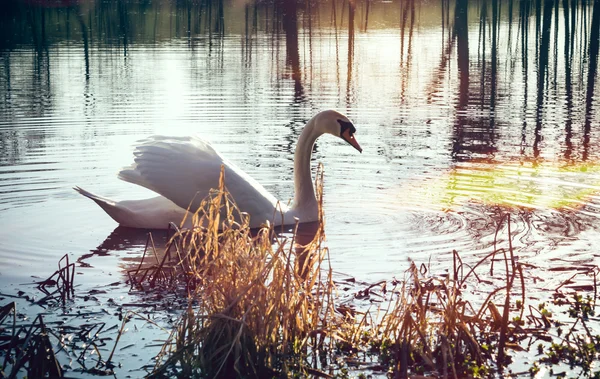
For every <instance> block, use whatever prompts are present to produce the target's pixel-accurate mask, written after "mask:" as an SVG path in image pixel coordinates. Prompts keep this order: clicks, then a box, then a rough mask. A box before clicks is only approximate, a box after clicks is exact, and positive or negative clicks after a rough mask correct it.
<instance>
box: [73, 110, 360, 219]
mask: <svg viewBox="0 0 600 379" xmlns="http://www.w3.org/2000/svg"><path fill="white" fill-rule="evenodd" d="M355 132H356V128H355V127H354V125H353V124H352V122H351V121H350V120H349V119H348V118H347V117H346V116H344V115H343V114H341V113H339V112H337V111H334V110H326V111H322V112H319V113H318V114H316V115H315V116H314V117H313V118H311V119H310V120H309V121H308V123H307V124H306V125H305V126H304V129H303V130H302V133H301V134H300V137H299V139H298V144H297V145H296V151H295V153H294V190H295V194H294V201H293V203H292V205H291V207H288V206H286V205H284V204H283V203H280V202H278V201H277V199H276V198H275V197H274V196H273V195H271V194H270V193H269V192H267V190H266V189H265V188H264V187H263V186H262V185H260V184H259V183H258V182H257V181H256V180H254V179H253V178H252V177H250V176H249V175H248V174H246V173H245V172H244V171H242V170H241V169H240V168H239V167H237V166H236V165H235V164H233V163H232V162H230V161H229V160H227V159H226V158H224V157H223V156H222V155H221V154H219V153H218V152H217V150H215V148H214V147H212V146H211V144H210V143H209V142H208V141H206V140H204V139H202V138H200V137H197V136H194V137H167V136H152V137H150V138H148V139H146V140H143V141H141V144H140V145H139V146H137V147H136V148H135V150H134V153H133V154H134V163H133V164H132V165H131V166H128V167H125V168H123V169H122V170H121V171H120V172H119V174H118V177H119V179H122V180H124V181H126V182H130V183H133V184H137V185H140V186H142V187H146V188H148V189H150V190H152V191H154V192H156V193H158V194H159V195H160V196H157V197H153V198H150V199H143V200H125V201H114V200H111V199H108V198H105V197H102V196H98V195H95V194H93V193H91V192H88V191H86V190H84V189H83V188H81V187H74V189H75V190H76V191H77V192H79V193H80V194H82V195H83V196H86V197H88V198H90V199H92V200H94V201H95V202H96V203H97V204H98V205H99V206H100V207H101V208H102V209H104V211H105V212H106V213H107V214H108V215H109V216H110V217H112V218H113V219H114V220H115V221H116V222H118V223H119V224H120V225H121V226H125V227H132V228H142V229H165V228H167V226H168V224H169V222H175V223H179V222H181V220H183V218H184V216H185V215H186V213H187V209H190V210H196V209H198V207H199V205H200V202H201V201H202V199H203V198H204V197H205V196H206V195H208V193H209V191H210V190H211V189H212V188H216V187H218V183H219V176H220V172H221V166H223V167H224V168H225V186H226V188H227V190H228V191H229V193H230V194H231V196H232V197H233V199H234V200H235V202H236V204H237V206H238V208H239V209H240V211H242V212H246V213H248V214H249V215H250V227H251V228H256V227H260V226H261V225H262V224H264V223H265V221H269V222H271V223H272V224H273V225H274V226H278V225H288V224H294V223H295V220H296V219H298V220H299V222H301V223H306V222H314V221H317V220H318V203H317V199H316V197H315V190H314V187H313V180H312V176H311V170H310V160H311V155H312V150H313V145H314V144H315V141H316V140H317V138H318V137H319V136H321V135H323V134H326V133H327V134H332V135H334V136H336V137H339V138H341V139H343V140H344V141H346V142H347V143H349V144H350V145H351V146H353V147H354V148H355V149H356V150H358V151H359V152H361V153H362V148H361V147H360V145H359V144H358V142H357V141H356V138H355V137H354V133H355ZM188 207H189V208H188ZM189 216H190V215H188V217H187V219H186V220H187V221H188V224H187V225H183V226H185V227H189V226H190V220H191V217H189Z"/></svg>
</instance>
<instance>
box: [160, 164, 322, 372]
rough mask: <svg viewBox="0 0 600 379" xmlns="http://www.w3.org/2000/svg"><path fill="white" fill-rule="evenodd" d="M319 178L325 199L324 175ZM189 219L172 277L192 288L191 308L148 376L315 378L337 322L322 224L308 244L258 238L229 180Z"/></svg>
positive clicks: (265, 232)
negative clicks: (315, 362)
mask: <svg viewBox="0 0 600 379" xmlns="http://www.w3.org/2000/svg"><path fill="white" fill-rule="evenodd" d="M318 178H319V179H318V180H317V186H316V187H317V196H318V199H319V201H321V200H322V185H321V183H322V175H319V176H318ZM193 217H194V220H193V221H194V223H193V224H194V225H195V227H194V228H193V229H191V230H189V231H180V230H178V231H177V232H176V234H175V236H174V237H173V238H172V239H171V242H170V244H172V245H173V246H175V250H176V252H177V253H176V254H173V257H176V260H177V262H176V264H175V265H172V266H171V267H174V270H169V272H177V276H178V280H180V281H181V279H182V278H185V279H184V281H185V282H186V283H192V282H193V283H194V285H193V286H190V285H187V286H186V288H187V290H188V297H189V306H188V307H187V309H186V310H185V311H184V312H183V314H182V315H181V317H180V319H179V322H178V324H177V326H176V327H175V328H174V329H173V331H172V333H171V335H170V337H169V339H168V341H167V342H166V343H165V345H164V346H163V349H162V351H161V353H160V354H159V356H158V359H157V364H156V367H155V369H154V371H153V372H152V374H151V376H154V377H160V376H170V375H177V376H180V377H198V376H201V377H210V378H214V377H221V378H232V377H248V378H251V377H255V378H264V377H273V376H278V375H285V374H286V373H289V372H291V371H293V372H308V371H311V372H314V369H311V368H310V367H309V365H308V364H307V362H308V361H307V360H308V359H309V357H311V356H312V357H317V356H318V353H319V352H320V351H323V349H324V348H326V346H325V345H326V344H327V343H328V341H329V340H328V339H327V338H326V335H327V333H326V330H327V329H328V327H329V325H330V324H332V319H333V318H334V310H333V300H332V294H333V292H334V284H333V280H332V277H331V275H332V274H331V268H329V267H323V265H324V262H325V259H326V257H327V249H325V248H323V247H322V246H321V244H322V242H323V238H324V233H323V229H322V223H320V224H319V225H320V226H319V228H318V229H317V230H316V233H315V236H314V238H313V240H312V241H311V242H310V243H309V244H308V245H306V246H298V245H297V244H296V241H295V236H296V234H295V233H294V234H293V235H292V236H291V237H288V238H285V237H280V236H277V235H276V233H274V228H273V227H272V226H268V225H266V226H264V227H263V228H261V229H260V230H258V231H257V232H255V233H254V234H253V233H252V231H251V230H250V228H249V226H248V218H247V217H246V216H245V215H244V214H242V213H241V212H240V211H239V210H238V209H237V207H236V206H235V203H234V202H233V200H232V199H231V197H230V196H229V195H228V194H227V192H226V189H225V186H224V182H223V174H222V176H221V181H220V185H219V188H218V189H216V190H214V191H213V192H212V193H211V194H210V196H208V197H207V198H206V199H205V200H204V201H203V202H202V205H201V207H200V209H199V210H198V212H196V213H195V214H194V216H193ZM153 273H154V274H156V275H158V271H154V272H153ZM150 280H151V279H150ZM307 370H308V371H307Z"/></svg>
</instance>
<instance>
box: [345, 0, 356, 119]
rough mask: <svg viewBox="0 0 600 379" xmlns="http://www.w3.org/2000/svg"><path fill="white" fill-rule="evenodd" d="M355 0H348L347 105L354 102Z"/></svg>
mask: <svg viewBox="0 0 600 379" xmlns="http://www.w3.org/2000/svg"><path fill="white" fill-rule="evenodd" d="M355 9H356V3H355V0H348V75H347V78H346V107H350V104H351V103H352V96H351V94H352V92H353V91H352V64H353V61H354V14H355Z"/></svg>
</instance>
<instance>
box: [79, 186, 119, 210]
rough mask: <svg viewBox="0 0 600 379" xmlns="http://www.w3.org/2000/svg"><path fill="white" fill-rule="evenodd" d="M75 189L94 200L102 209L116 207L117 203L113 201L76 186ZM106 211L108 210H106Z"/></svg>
mask: <svg viewBox="0 0 600 379" xmlns="http://www.w3.org/2000/svg"><path fill="white" fill-rule="evenodd" d="M73 189H74V190H75V191H77V192H79V193H80V194H82V195H83V196H85V197H88V198H90V199H92V200H94V201H95V202H96V203H97V204H98V205H99V206H101V207H102V208H104V207H105V206H110V207H114V206H115V205H116V202H115V201H113V200H111V199H107V198H106V197H102V196H98V195H96V194H93V193H91V192H89V191H86V190H84V189H83V188H81V187H78V186H75V187H73ZM104 210H106V209H104Z"/></svg>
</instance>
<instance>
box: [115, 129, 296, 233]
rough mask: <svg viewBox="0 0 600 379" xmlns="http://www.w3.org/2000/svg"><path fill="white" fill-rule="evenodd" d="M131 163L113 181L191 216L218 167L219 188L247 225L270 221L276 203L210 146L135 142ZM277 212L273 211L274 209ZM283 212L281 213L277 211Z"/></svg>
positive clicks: (168, 140)
mask: <svg viewBox="0 0 600 379" xmlns="http://www.w3.org/2000/svg"><path fill="white" fill-rule="evenodd" d="M140 142H141V143H140V145H139V146H137V147H136V149H135V151H134V156H135V158H134V162H135V163H134V164H133V165H131V166H129V167H125V168H124V169H123V170H121V172H119V178H120V179H122V180H125V181H127V182H130V183H134V184H138V185H141V186H143V187H146V188H148V189H150V190H152V191H154V192H157V193H159V194H161V195H163V196H164V197H166V198H168V199H169V200H171V201H173V202H174V203H175V204H177V205H178V206H180V207H182V208H184V209H187V208H188V206H190V209H191V210H193V211H195V210H196V209H197V208H198V206H199V205H200V202H201V201H202V199H204V198H205V197H206V196H207V195H208V193H209V191H210V190H211V189H212V188H217V187H218V185H219V176H220V172H221V165H223V166H224V167H225V187H226V188H227V190H228V191H229V193H230V194H231V195H232V196H233V198H234V199H235V201H236V203H237V205H238V207H239V208H240V210H241V211H242V212H247V213H249V214H251V215H252V218H251V226H252V227H256V226H260V224H262V223H263V222H264V221H265V220H272V221H275V222H276V223H279V222H277V221H278V220H277V218H279V219H281V217H280V216H279V217H276V218H275V219H274V218H273V215H274V214H275V213H278V212H276V207H278V205H277V200H276V199H275V198H274V197H273V196H272V195H271V194H270V193H268V192H267V190H266V189H265V188H264V187H263V186H262V185H260V184H259V183H258V182H257V181H256V180H254V179H253V178H251V177H250V176H249V175H248V174H246V173H245V172H243V171H242V170H241V169H240V168H239V167H237V166H236V165H235V164H233V163H231V162H229V161H228V160H226V159H224V158H223V157H222V156H221V155H220V154H219V153H218V152H217V151H216V150H215V149H214V148H213V147H212V146H211V144H210V143H209V142H208V141H206V140H204V139H202V138H199V137H167V136H152V137H150V138H148V139H146V140H143V141H140ZM277 209H279V207H278V208H277ZM283 211H284V212H286V211H287V208H286V207H283Z"/></svg>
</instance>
